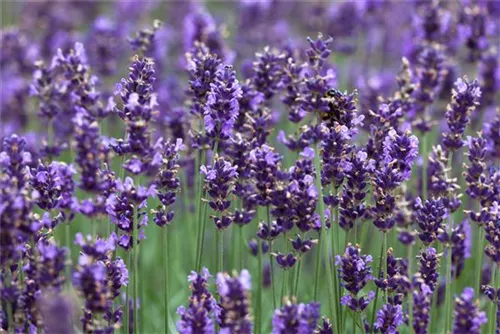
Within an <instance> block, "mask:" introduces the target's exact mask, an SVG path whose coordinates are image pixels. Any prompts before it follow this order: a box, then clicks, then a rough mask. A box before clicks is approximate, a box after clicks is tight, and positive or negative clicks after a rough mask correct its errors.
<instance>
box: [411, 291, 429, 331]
mask: <svg viewBox="0 0 500 334" xmlns="http://www.w3.org/2000/svg"><path fill="white" fill-rule="evenodd" d="M431 295H432V291H431V289H429V287H428V286H427V285H426V284H425V283H420V284H417V287H416V289H415V291H413V324H411V325H412V326H413V329H414V330H415V334H427V333H428V332H427V326H428V325H429V320H430V310H431V298H430V296H431Z"/></svg>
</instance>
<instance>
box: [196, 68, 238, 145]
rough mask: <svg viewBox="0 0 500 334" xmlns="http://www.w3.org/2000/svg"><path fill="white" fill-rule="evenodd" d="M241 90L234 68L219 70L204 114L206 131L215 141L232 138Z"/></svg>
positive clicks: (211, 86) (211, 85)
mask: <svg viewBox="0 0 500 334" xmlns="http://www.w3.org/2000/svg"><path fill="white" fill-rule="evenodd" d="M239 98H241V88H240V85H239V84H238V80H237V79H236V73H235V72H234V71H233V68H232V66H229V65H225V66H224V67H222V68H220V69H219V70H217V72H216V74H215V80H214V82H213V83H211V84H210V92H209V93H208V96H207V104H206V107H205V112H204V120H205V130H206V132H207V135H208V136H209V137H211V138H214V140H216V141H217V140H225V139H228V138H229V137H230V136H231V133H232V131H233V127H234V123H235V120H236V117H237V116H238V111H239V103H238V99H239Z"/></svg>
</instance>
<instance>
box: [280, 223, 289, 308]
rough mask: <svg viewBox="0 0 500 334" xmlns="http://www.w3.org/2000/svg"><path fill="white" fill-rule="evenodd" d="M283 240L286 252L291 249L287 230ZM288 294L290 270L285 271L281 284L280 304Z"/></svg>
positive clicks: (281, 304)
mask: <svg viewBox="0 0 500 334" xmlns="http://www.w3.org/2000/svg"><path fill="white" fill-rule="evenodd" d="M283 241H284V242H285V245H286V254H288V251H289V242H288V231H285V233H284V234H283ZM287 294H288V270H286V269H285V270H284V271H283V283H282V284H281V298H280V306H283V300H284V298H285V296H286V295H287Z"/></svg>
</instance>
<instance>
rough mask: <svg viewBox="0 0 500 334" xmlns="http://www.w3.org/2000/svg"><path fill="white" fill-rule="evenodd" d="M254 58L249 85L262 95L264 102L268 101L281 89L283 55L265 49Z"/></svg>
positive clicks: (274, 50)
mask: <svg viewBox="0 0 500 334" xmlns="http://www.w3.org/2000/svg"><path fill="white" fill-rule="evenodd" d="M255 56H256V58H257V60H256V61H255V62H254V63H253V73H252V74H253V75H252V77H251V79H250V81H251V85H252V87H253V88H254V89H255V90H256V91H257V92H259V93H262V94H264V97H265V99H266V100H270V99H272V97H273V96H274V95H275V94H276V93H278V92H279V91H280V90H281V89H282V88H283V68H284V66H285V54H284V53H282V52H280V51H278V50H276V49H271V48H269V47H265V48H264V50H263V51H262V52H258V53H256V55H255Z"/></svg>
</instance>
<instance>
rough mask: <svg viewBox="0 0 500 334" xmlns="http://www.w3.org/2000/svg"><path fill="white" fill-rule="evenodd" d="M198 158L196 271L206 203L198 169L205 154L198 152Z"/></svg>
mask: <svg viewBox="0 0 500 334" xmlns="http://www.w3.org/2000/svg"><path fill="white" fill-rule="evenodd" d="M198 157H199V164H198V171H196V172H195V175H197V176H198V186H197V188H196V192H197V195H198V196H197V197H198V205H197V207H196V210H197V215H196V216H197V224H196V225H197V236H196V271H198V272H199V271H200V270H201V268H200V266H201V252H202V241H201V239H202V234H205V225H206V220H205V217H204V216H202V212H203V209H202V207H204V209H205V211H206V206H207V203H206V202H204V201H203V197H204V196H205V189H204V187H203V175H202V174H201V173H199V167H201V166H202V165H203V164H204V163H205V159H206V155H205V152H203V151H200V154H199V155H198Z"/></svg>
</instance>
